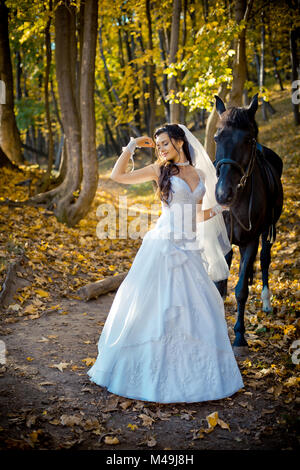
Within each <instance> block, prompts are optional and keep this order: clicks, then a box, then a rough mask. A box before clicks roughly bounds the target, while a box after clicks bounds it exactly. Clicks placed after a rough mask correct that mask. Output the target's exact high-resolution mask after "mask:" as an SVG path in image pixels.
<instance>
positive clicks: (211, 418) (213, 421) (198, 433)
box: [191, 411, 231, 440]
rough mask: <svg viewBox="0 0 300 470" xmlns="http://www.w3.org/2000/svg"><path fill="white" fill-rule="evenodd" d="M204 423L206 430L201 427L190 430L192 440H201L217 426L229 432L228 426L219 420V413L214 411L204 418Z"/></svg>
mask: <svg viewBox="0 0 300 470" xmlns="http://www.w3.org/2000/svg"><path fill="white" fill-rule="evenodd" d="M206 421H207V423H208V428H204V427H201V428H200V429H192V430H191V432H192V433H193V440H195V439H203V438H204V436H205V434H209V433H211V432H212V431H213V430H214V429H215V427H216V426H217V425H219V426H220V427H221V428H222V429H227V430H228V431H229V432H231V430H230V427H229V424H227V423H225V421H223V420H222V419H220V418H219V413H218V412H217V411H214V412H213V413H210V414H209V415H208V416H206Z"/></svg>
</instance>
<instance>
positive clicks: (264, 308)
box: [262, 307, 273, 313]
mask: <svg viewBox="0 0 300 470" xmlns="http://www.w3.org/2000/svg"><path fill="white" fill-rule="evenodd" d="M262 311H263V312H265V313H273V308H272V307H263V309H262Z"/></svg>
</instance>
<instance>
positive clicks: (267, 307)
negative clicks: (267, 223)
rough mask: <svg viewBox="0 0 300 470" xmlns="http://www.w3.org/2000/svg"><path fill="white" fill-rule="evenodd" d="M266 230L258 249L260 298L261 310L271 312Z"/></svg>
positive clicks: (268, 250)
mask: <svg viewBox="0 0 300 470" xmlns="http://www.w3.org/2000/svg"><path fill="white" fill-rule="evenodd" d="M267 237H268V230H267V231H265V232H263V233H262V239H261V251H260V266H261V271H262V283H263V288H262V292H261V299H262V302H263V308H262V309H263V312H267V313H270V312H272V306H271V303H270V291H269V266H270V263H271V246H272V244H271V243H270V242H269V241H268V240H267Z"/></svg>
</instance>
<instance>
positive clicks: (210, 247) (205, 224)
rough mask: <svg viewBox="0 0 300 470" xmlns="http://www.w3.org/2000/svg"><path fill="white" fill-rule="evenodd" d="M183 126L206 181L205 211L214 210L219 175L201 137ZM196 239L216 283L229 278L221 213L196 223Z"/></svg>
mask: <svg viewBox="0 0 300 470" xmlns="http://www.w3.org/2000/svg"><path fill="white" fill-rule="evenodd" d="M178 125H179V127H181V129H183V131H184V133H185V135H186V138H187V141H188V143H189V150H190V154H191V158H192V162H193V165H194V167H195V168H196V169H197V170H200V171H199V173H200V176H201V177H202V179H203V180H204V184H205V190H206V191H205V195H204V196H203V201H202V210H206V209H211V208H213V207H214V206H215V205H216V204H217V201H216V197H215V188H216V184H217V175H216V170H215V167H214V165H213V163H212V161H211V159H210V158H209V155H208V154H207V152H206V151H205V149H204V147H203V145H202V144H201V143H200V142H199V140H198V139H197V138H196V137H195V136H194V135H193V134H192V133H191V132H190V131H189V130H188V128H187V127H186V126H184V125H183V124H178ZM196 239H197V244H198V246H199V248H200V249H201V250H202V254H203V256H204V259H205V261H206V263H207V272H208V275H209V277H210V278H211V279H212V280H213V281H215V282H217V281H220V280H223V279H227V278H228V276H229V269H228V265H227V262H226V260H225V255H226V254H227V253H228V252H229V251H230V250H231V244H230V242H229V239H228V235H227V230H226V226H225V223H224V219H223V215H222V213H219V214H217V215H215V216H213V217H211V218H210V219H208V220H206V221H201V222H197V224H196Z"/></svg>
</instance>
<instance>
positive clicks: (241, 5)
mask: <svg viewBox="0 0 300 470" xmlns="http://www.w3.org/2000/svg"><path fill="white" fill-rule="evenodd" d="M252 4H253V0H248V2H247V4H246V0H235V21H236V23H237V24H239V23H240V22H241V21H242V20H245V21H246V22H247V20H248V17H249V13H250V10H251V8H252ZM232 75H233V80H232V86H231V91H230V96H229V106H242V99H243V90H244V84H245V81H246V27H245V28H243V29H242V31H241V32H240V33H239V36H238V38H237V40H236V45H235V56H234V63H233V70H232Z"/></svg>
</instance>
